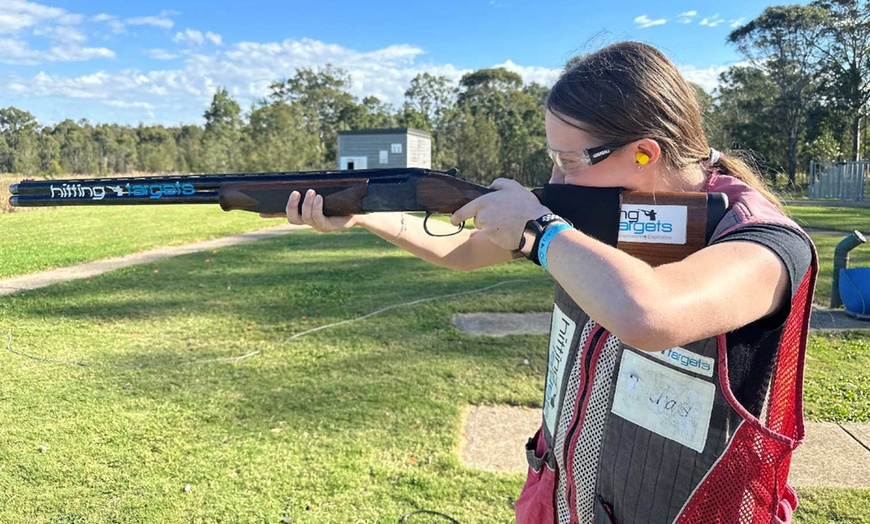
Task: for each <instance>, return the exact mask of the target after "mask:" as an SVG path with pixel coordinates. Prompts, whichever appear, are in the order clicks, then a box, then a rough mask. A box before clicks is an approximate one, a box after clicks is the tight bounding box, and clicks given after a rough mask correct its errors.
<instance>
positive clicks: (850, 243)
mask: <svg viewBox="0 0 870 524" xmlns="http://www.w3.org/2000/svg"><path fill="white" fill-rule="evenodd" d="M864 242H867V239H866V238H864V235H862V234H861V232H860V231H858V230H855V231H852V233H851V234H850V235H849V236H847V237H845V238H843V240H840V243H839V244H837V247H836V249H834V274H833V277H834V278H833V282H832V283H831V307H832V308H835V307H840V306H842V305H843V300H842V299H841V298H840V270H841V269H846V268H847V267H849V251H852V250H853V249H855V248H856V247H858V246H860V245H861V244H863V243H864Z"/></svg>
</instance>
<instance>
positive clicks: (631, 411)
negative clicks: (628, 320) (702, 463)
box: [611, 350, 716, 453]
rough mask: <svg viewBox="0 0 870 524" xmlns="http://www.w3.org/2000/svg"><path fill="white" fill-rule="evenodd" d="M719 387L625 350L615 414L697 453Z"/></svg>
mask: <svg viewBox="0 0 870 524" xmlns="http://www.w3.org/2000/svg"><path fill="white" fill-rule="evenodd" d="M715 393H716V387H715V386H714V385H713V384H712V383H711V382H707V381H705V380H702V379H699V378H695V377H691V376H688V375H686V374H684V373H681V372H679V371H677V370H675V369H671V368H670V367H668V366H665V365H662V364H659V363H657V362H653V361H651V360H649V359H647V358H644V357H642V356H640V355H638V354H637V353H634V352H633V351H627V350H626V351H624V352H623V353H622V361H621V363H620V365H619V375H618V376H617V380H616V392H615V393H614V396H613V409H612V410H611V411H612V412H613V414H615V415H618V416H620V417H622V418H624V419H625V420H628V421H630V422H633V423H635V424H637V425H638V426H641V427H642V428H645V429H647V430H649V431H652V432H653V433H655V434H657V435H661V436H662V437H665V438H667V439H670V440H673V441H676V442H679V443H680V444H682V445H684V446H686V447H688V448H690V449H693V450H695V451H697V452H699V453H700V452H702V451H703V450H704V444H705V443H706V441H707V430H708V429H709V427H710V418H711V416H712V413H713V399H714V397H715Z"/></svg>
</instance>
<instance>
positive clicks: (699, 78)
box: [679, 65, 729, 93]
mask: <svg viewBox="0 0 870 524" xmlns="http://www.w3.org/2000/svg"><path fill="white" fill-rule="evenodd" d="M728 68H729V66H724V65H718V66H717V65H714V66H710V67H708V68H706V69H699V68H697V67H695V66H691V65H684V66H679V70H680V72H681V73H682V74H683V76H684V77H685V78H686V80H688V81H690V82H694V83H695V84H698V85H699V86H701V87H702V88H703V89H704V91H706V92H708V93H712V92H713V90H714V89H716V87H717V86H718V85H719V75H721V74H722V73H724V72H725V71H727V70H728Z"/></svg>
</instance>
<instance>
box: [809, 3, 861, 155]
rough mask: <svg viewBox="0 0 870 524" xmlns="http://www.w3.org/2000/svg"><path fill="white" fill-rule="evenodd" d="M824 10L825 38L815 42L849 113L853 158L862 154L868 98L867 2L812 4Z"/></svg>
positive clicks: (839, 99) (837, 95)
mask: <svg viewBox="0 0 870 524" xmlns="http://www.w3.org/2000/svg"><path fill="white" fill-rule="evenodd" d="M812 5H813V6H815V7H819V8H821V9H824V10H825V11H826V12H827V13H828V16H827V19H826V23H825V24H824V26H823V32H822V34H823V36H824V38H823V39H821V40H819V41H817V42H816V43H815V45H816V47H817V48H818V49H819V51H820V52H821V53H822V54H823V55H824V59H825V61H824V63H825V67H826V68H827V71H828V73H829V76H830V78H831V79H832V82H831V83H830V84H829V85H828V87H829V88H830V91H831V92H832V94H833V97H832V98H833V99H834V102H835V104H836V105H838V106H840V107H843V108H844V109H845V110H846V111H848V113H849V117H850V120H851V129H850V131H851V136H852V158H853V159H854V160H858V159H860V158H861V143H862V140H861V131H862V119H864V118H866V116H867V112H868V101H870V2H868V1H867V0H817V1H816V2H813V4H812Z"/></svg>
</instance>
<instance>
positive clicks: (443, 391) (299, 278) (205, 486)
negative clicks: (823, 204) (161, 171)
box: [0, 206, 870, 524]
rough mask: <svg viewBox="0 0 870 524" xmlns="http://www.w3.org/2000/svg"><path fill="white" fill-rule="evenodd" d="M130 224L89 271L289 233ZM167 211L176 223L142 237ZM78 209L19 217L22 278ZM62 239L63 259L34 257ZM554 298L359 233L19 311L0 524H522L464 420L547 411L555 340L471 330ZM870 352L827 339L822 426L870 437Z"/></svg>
mask: <svg viewBox="0 0 870 524" xmlns="http://www.w3.org/2000/svg"><path fill="white" fill-rule="evenodd" d="M106 209H107V210H108V211H113V210H112V209H111V208H106ZM115 209H116V210H114V211H113V212H114V213H118V215H114V216H111V219H109V218H105V219H104V220H105V221H107V222H109V223H111V224H116V223H120V224H126V225H127V226H123V227H118V231H117V232H115V233H116V235H115V237H117V238H118V239H117V240H113V242H117V244H111V245H108V244H104V243H103V242H106V241H105V239H104V238H105V237H98V238H92V237H91V238H90V239H89V240H88V239H85V240H84V241H82V242H84V243H83V244H81V245H82V246H83V247H81V249H80V255H79V256H80V258H81V259H96V258H100V257H101V256H106V255H107V254H108V252H109V251H110V249H115V250H117V251H118V252H117V253H113V254H122V253H120V252H121V251H123V250H124V249H132V248H130V247H129V246H135V245H138V244H136V242H139V240H137V239H140V238H142V237H143V236H144V237H147V235H143V232H144V231H151V230H154V229H161V228H164V227H166V228H167V229H168V230H169V232H167V233H166V236H164V237H160V238H161V240H154V239H153V238H152V239H151V240H149V241H153V242H156V243H157V244H159V243H160V242H165V243H181V242H182V240H183V239H192V238H193V237H196V236H197V235H212V234H215V235H217V234H222V233H218V232H212V231H214V230H208V231H205V232H198V233H196V234H194V233H192V231H194V230H196V229H197V228H198V227H200V225H202V227H205V228H208V227H212V226H214V227H215V228H217V227H218V225H219V224H214V222H220V221H222V220H223V221H227V220H229V222H227V223H228V224H229V223H234V222H233V221H234V220H236V217H238V220H239V221H240V222H239V223H238V224H241V226H240V228H241V229H242V230H243V229H245V228H248V227H250V228H254V227H256V226H257V225H272V224H277V223H280V221H263V220H261V219H259V218H256V217H254V216H253V215H249V214H245V213H223V212H220V211H218V210H209V209H204V208H198V207H194V206H191V207H188V208H182V207H167V208H115ZM145 209H148V210H155V209H159V210H160V213H161V214H160V215H153V214H149V213H153V211H148V213H145V216H144V218H142V219H141V220H142V221H141V222H135V225H133V226H130V225H129V224H131V223H133V222H132V220H133V216H134V215H135V213H138V212H139V211H137V210H145ZM67 211H69V212H72V211H78V210H75V209H68V210H63V212H62V211H61V210H53V211H45V212H43V211H40V212H32V213H21V214H10V215H0V264H2V267H12V266H13V265H14V264H17V266H15V267H18V268H19V269H18V270H17V272H19V273H24V272H28V271H35V270H38V269H41V268H43V267H51V266H53V265H58V264H59V263H60V262H59V261H61V260H64V259H63V257H64V256H65V254H64V251H66V250H67V249H72V248H73V246H75V245H76V242H79V240H78V239H77V237H76V236H75V232H76V230H77V228H79V227H80V226H81V224H80V223H78V222H76V221H73V220H65V219H63V218H61V219H58V217H68V216H67V215H65V213H66V212H67ZM92 211H93V209H92V210H90V211H88V213H91V212H92ZM127 213H132V214H130V215H128V214H127ZM163 213H165V214H163ZM212 213H213V214H212ZM109 216H110V215H106V217H109ZM155 216H156V217H157V218H154V217H155ZM210 217H211V218H210ZM80 218H82V217H80ZM9 219H13V220H9ZM82 219H83V220H84V218H82ZM194 224H197V226H194ZM90 227H91V230H92V231H94V230H96V231H99V230H101V226H100V224H99V221H97V222H94V225H92V226H90ZM51 228H53V229H54V230H55V234H56V236H55V237H54V238H55V240H54V242H53V243H52V242H49V243H47V244H45V245H44V246H43V247H40V248H38V249H33V250H30V249H27V251H22V249H25V248H26V246H28V245H29V244H28V240H31V239H32V237H33V236H34V235H37V232H43V231H47V230H49V229H51ZM102 229H105V227H104V228H102ZM12 233H15V234H16V235H15V236H11V234H12ZM4 234H5V235H6V236H5V237H4V236H2V235H4ZM40 234H41V233H40ZM185 235H189V236H185ZM19 237H23V238H19ZM115 237H112V238H115ZM82 238H84V236H82ZM125 246H127V247H125ZM136 249H144V247H136V248H135V249H132V251H135V250H136ZM822 249H826V248H824V246H821V247H820V250H822ZM831 249H832V248H831ZM9 259H20V260H17V261H15V262H10V261H9ZM499 284H501V285H499ZM496 285H497V287H494V288H491V289H489V290H486V291H482V292H480V293H477V294H468V295H462V296H455V297H452V298H441V299H438V300H432V301H427V302H423V303H418V304H412V305H407V306H403V307H397V308H394V309H390V310H388V311H385V312H384V313H382V314H380V315H377V316H373V317H371V318H367V319H365V320H360V321H358V322H351V323H345V324H340V325H337V326H334V327H332V328H329V329H324V330H321V331H316V332H311V333H310V334H307V335H304V336H301V337H298V338H293V337H294V335H295V334H299V333H305V332H307V331H309V330H311V329H313V328H315V327H319V326H324V325H329V324H334V323H338V322H341V321H344V320H348V319H354V318H358V317H360V316H363V315H366V314H368V313H370V312H373V311H377V310H379V309H382V308H384V307H387V306H391V305H396V304H403V303H409V302H414V301H416V300H419V299H421V298H428V297H439V296H445V295H451V294H456V293H462V292H466V291H469V290H481V289H486V288H488V287H491V286H496ZM551 293H552V283H551V282H550V280H549V279H548V278H547V277H546V276H545V274H544V272H543V271H542V270H541V269H540V268H537V267H535V266H532V265H530V264H527V263H523V262H521V261H518V262H515V263H511V264H507V265H504V266H502V267H499V268H492V269H488V270H483V271H477V272H473V273H457V272H451V271H447V270H442V269H439V268H436V267H433V266H430V265H428V264H426V263H424V262H421V261H419V260H416V259H414V258H413V257H411V256H410V255H407V254H404V253H402V252H400V251H399V250H397V249H395V248H394V247H392V246H391V245H389V244H388V243H386V242H383V241H380V240H378V239H376V238H375V237H373V236H372V235H369V234H367V233H365V232H363V231H352V232H348V233H346V234H342V235H316V234H313V233H308V232H302V233H297V234H294V235H290V236H287V237H282V238H276V239H272V240H268V241H261V242H257V243H255V244H248V245H245V246H238V247H233V248H225V249H220V250H218V251H217V252H216V253H214V252H209V253H203V254H193V255H188V256H184V257H178V258H173V259H166V260H163V261H160V262H158V263H154V264H148V265H144V266H137V267H131V268H127V269H123V270H119V271H115V272H112V273H107V274H104V275H101V276H98V277H94V278H92V279H89V280H85V281H77V282H70V283H67V284H61V285H56V286H52V287H49V288H45V289H41V290H36V291H30V292H25V293H20V294H17V295H11V296H6V297H0V343H2V345H3V347H5V348H7V349H11V350H12V351H15V352H18V353H19V354H14V353H12V352H10V351H3V352H2V353H0V354H2V357H0V358H2V359H3V363H2V365H3V369H4V380H3V381H0V400H2V401H0V419H2V420H3V421H4V424H3V425H2V426H0V442H2V443H3V445H2V446H0V493H2V495H0V522H15V523H17V522H28V523H30V522H34V523H42V522H45V523H92V522H93V523H104V522H105V523H109V522H123V523H138V522H142V523H144V522H148V523H151V522H209V523H211V522H268V523H278V522H281V520H282V519H292V522H294V523H345V522H378V523H394V522H397V521H398V519H399V517H400V516H401V515H403V514H405V513H407V512H409V511H412V510H414V509H418V508H426V509H432V510H437V511H442V512H444V513H447V514H450V515H452V516H454V517H455V518H457V519H458V520H459V521H461V522H462V523H463V524H468V523H484V522H510V521H511V519H512V508H511V502H512V501H513V500H514V499H515V497H516V496H517V494H518V492H519V489H520V487H521V485H522V480H523V479H522V476H521V475H509V474H491V473H483V472H478V471H473V470H469V469H467V468H465V467H463V466H462V465H461V464H460V463H459V460H458V458H457V452H456V450H457V447H458V445H459V439H460V424H461V413H462V409H463V407H464V406H466V405H468V404H508V405H523V406H533V407H539V406H540V401H541V393H540V389H541V383H542V380H543V374H542V373H543V368H544V361H545V358H546V354H545V351H546V338H545V337H543V336H512V337H504V338H480V337H474V336H469V335H465V334H462V333H460V332H458V331H456V330H455V329H454V328H453V327H452V323H451V318H452V316H453V315H454V314H456V313H458V312H465V311H517V312H522V311H547V310H549V309H550V304H551V302H550V295H551ZM7 336H8V337H11V342H10V343H9V344H8V347H7ZM868 349H870V348H868V340H867V337H862V336H856V335H849V334H836V335H813V336H812V339H811V344H810V352H809V357H808V364H807V381H806V389H807V394H806V403H807V406H806V409H807V415H808V417H809V418H810V419H813V420H833V421H845V420H849V421H865V422H868V421H870V390H868V385H867V384H868V379H870V376H868V375H867V372H866V370H867V369H870V351H868ZM22 353H23V354H27V355H30V356H31V357H35V358H28V357H25V356H22V355H21V354H22ZM242 355H251V356H250V357H247V358H244V359H241V360H236V361H230V360H227V359H229V358H232V357H238V356H242ZM37 358H38V359H50V360H53V361H63V362H52V361H47V360H38V359H37ZM221 359H224V360H221ZM526 359H528V360H530V363H531V365H525V364H524V361H525V360H526ZM209 360H211V361H210V362H207V361H209ZM188 485H189V489H187V490H185V488H186V487H187V486H188ZM801 495H802V496H803V497H804V499H803V500H802V506H801V509H800V510H799V511H798V513H797V515H796V521H797V522H801V523H823V522H863V521H868V520H870V510H868V509H867V508H868V507H870V490H837V489H833V490H823V489H815V490H802V491H801ZM862 519H863V520H862ZM418 522H423V520H422V519H421V520H420V521H418ZM430 522H438V521H430Z"/></svg>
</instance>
